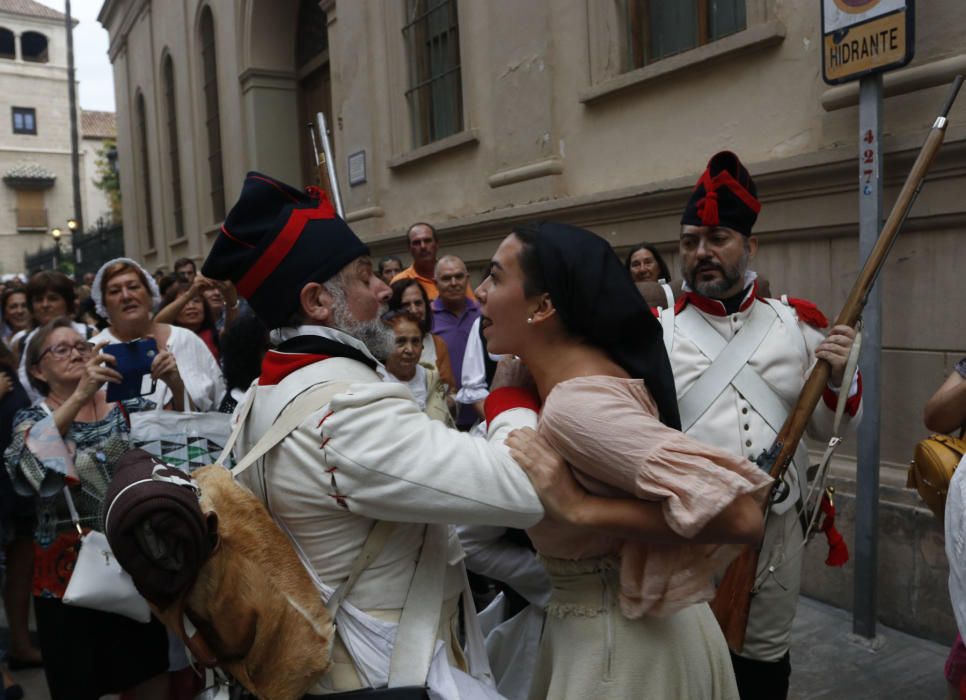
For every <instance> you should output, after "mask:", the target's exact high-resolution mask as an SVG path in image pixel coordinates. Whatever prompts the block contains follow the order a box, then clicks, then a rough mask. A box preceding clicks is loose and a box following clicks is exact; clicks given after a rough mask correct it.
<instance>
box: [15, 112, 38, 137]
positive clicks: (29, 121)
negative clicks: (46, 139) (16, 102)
mask: <svg viewBox="0 0 966 700" xmlns="http://www.w3.org/2000/svg"><path fill="white" fill-rule="evenodd" d="M13 133H15V134H33V135H35V136H36V134H37V110H35V109H34V108H33V107H14V108H13Z"/></svg>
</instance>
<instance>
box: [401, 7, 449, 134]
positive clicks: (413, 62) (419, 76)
mask: <svg viewBox="0 0 966 700" xmlns="http://www.w3.org/2000/svg"><path fill="white" fill-rule="evenodd" d="M406 19H407V23H406V26H404V27H403V30H402V31H403V38H404V40H405V43H406V53H407V59H408V61H409V89H408V90H406V101H407V102H408V104H409V116H410V120H411V121H412V133H413V147H417V146H422V145H425V144H427V143H432V142H433V141H437V140H439V139H441V138H444V137H446V136H449V135H451V134H455V133H457V132H459V131H462V129H463V90H462V81H461V78H460V41H459V22H458V19H457V16H456V0H406Z"/></svg>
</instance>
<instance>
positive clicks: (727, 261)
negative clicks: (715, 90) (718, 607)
mask: <svg viewBox="0 0 966 700" xmlns="http://www.w3.org/2000/svg"><path fill="white" fill-rule="evenodd" d="M760 209H761V204H760V203H759V201H758V198H757V190H756V188H755V183H754V181H753V180H752V179H751V176H750V175H749V173H748V171H747V170H746V169H745V168H744V166H743V165H742V164H741V162H740V161H739V160H738V157H737V156H735V155H734V154H733V153H730V152H721V153H718V154H716V155H715V156H713V157H712V158H711V160H710V162H709V163H708V167H707V169H706V170H705V172H704V173H703V174H702V175H701V178H700V179H699V180H698V183H697V185H696V186H695V189H694V192H693V194H692V195H691V199H690V201H689V202H688V204H687V207H686V208H685V210H684V215H683V216H682V218H681V224H682V227H681V239H680V252H681V271H682V275H683V278H684V281H685V282H684V292H685V293H684V295H683V296H682V297H681V298H680V299H679V300H678V302H677V304H676V305H675V307H674V308H672V309H665V310H664V311H662V313H661V322H662V324H663V325H664V328H665V342H666V343H667V344H668V355H669V357H670V359H671V366H672V369H673V371H674V378H675V384H676V389H677V395H678V402H679V406H680V410H681V419H682V430H684V432H685V433H687V434H688V435H689V436H691V437H694V438H697V439H698V440H700V441H702V442H705V443H707V444H710V445H713V446H715V447H718V448H722V449H726V450H729V451H731V452H735V453H737V454H741V455H744V456H745V457H747V458H749V459H750V460H752V461H754V460H755V459H756V458H757V457H758V455H759V454H760V453H761V452H762V450H764V449H766V448H768V447H769V446H770V445H771V444H772V442H773V441H774V439H775V436H776V434H777V433H778V431H779V430H780V429H781V426H782V425H783V424H784V422H785V420H786V418H787V417H788V413H789V410H790V408H791V407H792V406H793V405H794V404H795V400H796V398H797V397H798V395H799V392H800V391H801V389H802V387H803V385H804V384H805V381H806V379H807V377H808V374H809V371H810V370H811V368H812V366H813V365H814V364H815V361H816V358H821V359H824V360H827V361H828V363H829V365H830V366H831V371H830V375H829V381H828V385H827V387H826V390H825V393H824V395H823V400H822V401H821V402H820V404H819V407H818V409H817V410H816V411H815V413H814V414H813V415H812V417H811V420H810V422H809V426H808V434H809V435H810V436H812V437H814V438H818V439H822V440H828V438H829V437H831V431H832V425H833V419H834V414H835V408H836V405H837V397H838V394H839V386H840V384H841V383H842V382H843V381H844V378H843V374H844V371H845V366H846V362H847V359H848V355H849V351H850V349H851V347H852V344H853V340H854V338H855V331H854V330H853V329H852V328H851V327H849V326H845V325H837V326H835V327H833V328H832V329H831V330H830V331H829V334H828V337H823V334H822V332H821V330H820V329H822V328H825V327H827V326H828V321H827V320H826V319H825V317H824V316H823V315H822V313H821V312H820V311H819V310H818V308H816V306H815V305H814V304H812V303H810V302H807V301H804V300H800V299H788V298H785V297H783V298H782V300H780V301H779V300H774V299H763V298H761V297H759V289H758V282H757V279H756V277H757V275H756V273H755V272H753V271H752V270H750V269H749V263H750V262H751V261H752V259H753V258H754V256H755V253H756V251H757V249H758V240H757V238H756V237H755V236H754V235H752V227H753V225H754V223H755V220H756V219H757V217H758V212H759V211H760ZM860 412H861V378H858V377H856V379H855V380H854V381H853V382H852V385H851V387H850V391H849V393H848V401H847V404H846V408H845V416H846V419H847V420H849V421H850V423H851V426H850V427H854V426H855V424H857V422H858V419H859V415H860ZM807 460H808V453H807V451H806V450H805V448H804V446H801V445H800V446H799V449H798V451H797V452H796V454H795V459H794V461H793V467H792V468H790V469H789V470H788V471H787V472H786V474H785V478H784V482H785V486H786V487H787V488H781V487H779V488H778V489H776V499H775V502H774V504H773V505H772V507H771V513H770V514H769V517H768V520H767V524H766V530H765V538H764V543H763V548H762V551H761V556H760V559H759V567H758V576H757V579H756V586H757V587H756V592H755V594H754V595H753V597H752V603H751V611H750V614H749V618H748V627H747V634H746V637H745V643H744V646H743V648H742V649H741V650H740V655H738V654H735V652H734V650H732V661H733V664H734V668H735V675H736V677H737V679H738V689H739V692H740V694H741V697H742V699H743V700H748V699H750V698H767V699H768V700H775V699H780V698H784V697H786V695H787V692H788V679H789V675H790V673H791V664H790V660H789V653H788V649H789V642H790V637H791V628H792V621H793V619H794V617H795V608H796V605H797V602H798V593H799V582H800V581H799V579H800V574H801V563H802V551H803V550H802V547H803V528H802V525H801V520H800V517H799V516H800V504H801V502H802V501H801V499H802V492H803V487H805V486H806V470H807V468H808V461H807Z"/></svg>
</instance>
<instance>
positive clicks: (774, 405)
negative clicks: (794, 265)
mask: <svg viewBox="0 0 966 700" xmlns="http://www.w3.org/2000/svg"><path fill="white" fill-rule="evenodd" d="M774 304H775V305H779V304H780V302H774ZM789 317H791V314H789ZM779 319H781V322H783V323H787V322H788V321H787V320H786V319H785V318H783V317H782V314H781V313H780V312H779V311H778V310H776V309H775V308H774V305H773V304H772V303H771V300H768V303H767V304H764V303H762V304H759V303H755V304H754V306H753V307H752V312H751V314H750V315H749V318H748V321H747V323H746V324H745V325H744V327H743V328H741V329H739V331H738V332H737V333H736V334H735V335H734V337H733V338H732V339H731V341H730V342H729V341H727V340H725V338H724V337H723V336H722V335H721V334H720V333H719V332H718V331H717V330H716V329H715V328H714V326H712V325H711V324H710V323H709V322H708V320H707V319H706V318H705V317H704V316H703V315H702V314H701V313H700V312H697V311H695V312H694V313H685V314H679V315H678V316H677V317H676V318H675V321H676V323H677V325H678V327H679V328H680V329H681V332H682V333H683V334H684V335H685V336H687V337H688V338H690V339H691V340H692V341H694V343H695V344H696V345H697V347H698V349H699V350H700V351H701V353H702V354H703V355H705V357H707V358H708V359H709V360H711V366H710V367H709V368H708V369H707V370H706V371H705V372H704V373H703V374H702V375H701V377H700V378H699V379H698V381H697V382H695V383H694V384H693V385H692V386H691V388H690V389H689V390H688V391H687V392H686V393H685V395H684V396H682V397H681V398H680V399H679V400H678V408H679V410H680V412H681V423H682V430H683V431H684V432H687V430H688V429H689V428H690V427H691V426H693V425H694V423H695V422H697V420H698V419H699V418H700V417H701V416H702V415H704V413H705V412H706V411H707V410H708V408H710V406H711V404H713V403H714V402H715V400H717V398H718V397H719V396H720V395H721V393H722V392H723V391H724V390H725V389H726V388H727V387H728V386H729V385H730V386H733V387H734V388H735V390H736V391H737V392H738V393H739V394H741V395H742V396H743V397H744V398H745V400H746V401H747V402H748V403H749V404H750V405H751V407H752V409H753V410H754V411H755V412H756V413H758V415H760V416H761V417H762V419H763V420H764V421H765V422H766V423H767V424H768V426H769V427H770V428H771V429H772V430H774V431H775V433H778V432H779V431H780V430H781V428H782V426H783V425H784V424H785V420H786V418H787V417H788V414H789V412H790V411H791V407H790V406H788V405H786V403H785V402H784V400H783V399H782V398H781V397H780V396H779V395H778V394H777V393H776V392H775V390H774V389H773V388H772V387H771V386H770V385H769V384H768V382H766V381H765V380H764V379H762V378H761V376H760V375H759V374H758V373H757V372H755V371H754V370H753V369H752V368H751V367H749V366H748V364H747V363H748V360H749V359H751V356H752V355H753V354H754V353H755V351H756V350H757V349H758V348H759V347H760V346H761V343H762V342H763V341H764V339H765V337H766V336H767V335H768V333H769V332H770V331H771V329H772V328H773V327H774V325H775V323H776V322H779ZM796 327H797V324H796ZM793 464H794V466H795V469H794V471H789V472H788V481H789V486H790V487H791V489H792V492H791V493H790V494H789V497H788V500H789V501H791V504H794V502H795V500H797V493H796V491H797V487H798V485H799V484H804V483H805V481H806V480H805V473H806V470H807V468H808V450H807V448H806V447H805V444H804V442H799V444H798V448H797V449H796V450H795V458H794V459H793ZM791 504H789V507H790V505H791ZM780 509H781V510H784V508H780Z"/></svg>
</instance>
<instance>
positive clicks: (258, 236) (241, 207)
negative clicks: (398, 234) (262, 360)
mask: <svg viewBox="0 0 966 700" xmlns="http://www.w3.org/2000/svg"><path fill="white" fill-rule="evenodd" d="M368 254H369V248H368V247H367V246H366V245H365V244H364V243H363V242H362V241H360V240H359V238H358V237H357V236H356V235H355V233H353V232H352V229H350V228H349V226H348V225H347V224H346V223H345V221H343V220H342V219H340V218H339V217H338V216H337V215H336V213H335V210H334V209H333V207H332V204H331V203H330V202H329V200H328V198H327V197H326V196H325V193H323V192H322V191H321V190H319V189H318V188H317V187H309V188H307V189H306V190H305V191H304V192H303V191H300V190H297V189H295V188H294V187H290V186H289V185H286V184H285V183H283V182H279V181H278V180H275V179H274V178H271V177H269V176H267V175H262V174H261V173H257V172H250V173H248V175H247V176H246V177H245V183H244V185H242V191H241V195H240V196H239V197H238V202H236V203H235V206H234V207H232V209H231V211H230V212H228V216H227V217H226V218H225V223H224V225H223V226H222V227H221V233H219V234H218V238H217V239H215V243H214V245H213V246H212V248H211V252H210V253H208V258H207V259H206V260H205V263H204V265H203V266H202V268H201V273H202V274H203V275H204V276H205V277H210V278H212V279H216V280H231V281H232V282H234V283H235V286H236V287H237V288H238V293H239V294H240V295H241V296H243V297H244V298H245V299H246V300H247V301H248V303H249V305H250V306H251V307H252V309H253V310H254V312H255V314H256V315H257V316H258V317H259V318H260V319H261V320H262V321H263V322H264V323H265V325H266V326H268V328H278V327H279V326H283V325H285V324H286V323H287V322H288V320H289V319H290V318H291V317H292V315H293V314H294V313H295V312H296V311H297V310H298V309H299V292H301V290H302V287H304V286H305V285H306V284H308V283H309V282H324V281H325V280H327V279H329V278H331V277H333V276H334V275H335V274H336V273H338V272H339V270H341V269H342V268H343V267H345V266H346V265H347V264H349V263H350V262H352V261H353V260H355V259H356V258H358V257H359V256H362V255H368Z"/></svg>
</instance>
